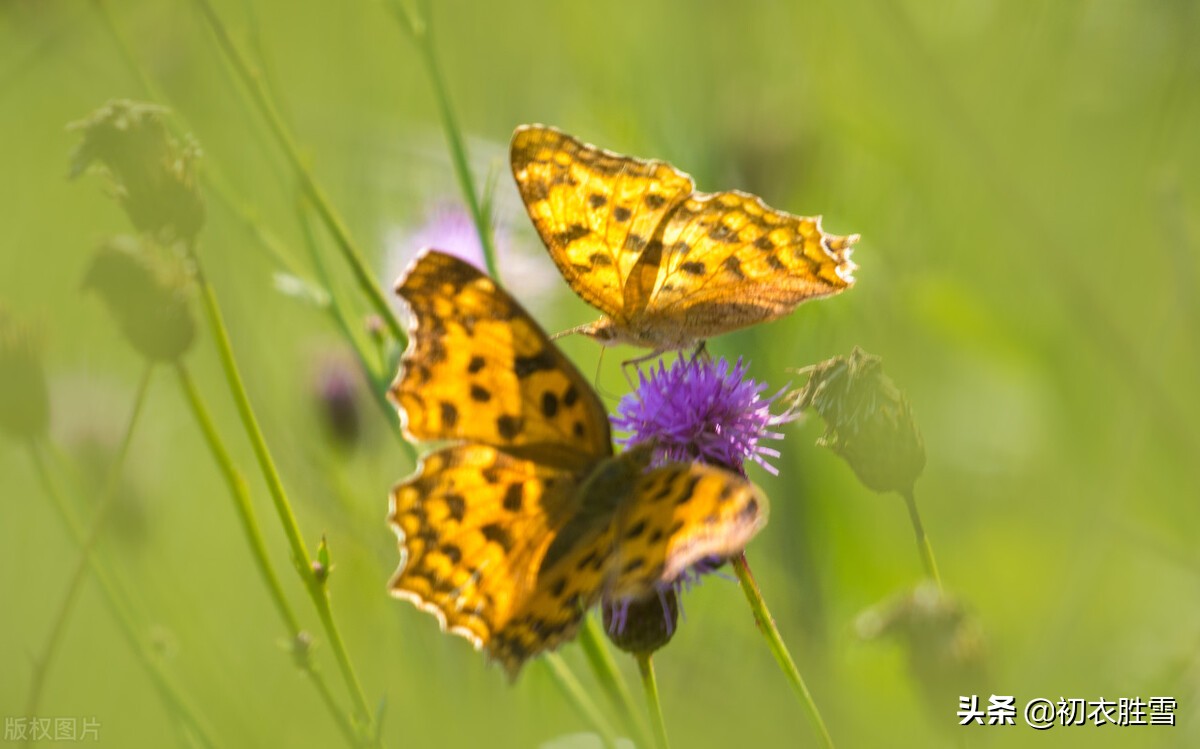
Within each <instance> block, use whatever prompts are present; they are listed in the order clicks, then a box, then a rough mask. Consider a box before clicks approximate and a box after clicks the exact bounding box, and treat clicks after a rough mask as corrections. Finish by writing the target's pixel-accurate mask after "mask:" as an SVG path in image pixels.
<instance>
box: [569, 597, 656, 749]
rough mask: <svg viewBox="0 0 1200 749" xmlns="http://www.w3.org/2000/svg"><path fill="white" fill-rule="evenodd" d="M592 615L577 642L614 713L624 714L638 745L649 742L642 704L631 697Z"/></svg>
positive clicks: (586, 621)
mask: <svg viewBox="0 0 1200 749" xmlns="http://www.w3.org/2000/svg"><path fill="white" fill-rule="evenodd" d="M599 627H600V625H599V623H598V622H597V620H596V619H595V617H590V616H589V617H587V618H586V619H585V621H584V624H583V627H582V629H581V631H580V633H579V644H580V645H581V646H582V647H583V652H584V655H585V656H587V659H588V663H589V664H590V665H591V667H592V672H593V674H595V676H596V680H597V681H599V682H600V687H601V688H602V689H603V690H604V693H605V694H606V695H607V696H608V700H609V702H610V703H611V704H612V707H613V709H615V710H616V711H617V714H619V715H621V716H623V717H624V718H625V723H626V725H627V727H628V728H629V729H630V730H631V731H632V732H633V734H634V735H635V736H636V737H637V739H638V742H637V743H638V744H639V745H640V746H649V745H650V742H651V736H650V729H649V727H648V726H647V725H646V721H645V719H644V718H643V716H642V711H641V708H639V707H638V705H637V703H635V702H634V701H633V694H632V693H631V692H630V691H629V686H628V685H627V684H626V683H625V679H624V678H623V677H622V676H621V672H620V671H618V670H617V663H616V661H615V660H614V659H613V657H612V653H611V652H610V651H609V649H608V646H607V645H606V644H605V640H604V635H603V634H602V633H601V632H600V629H599Z"/></svg>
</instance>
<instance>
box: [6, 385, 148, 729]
mask: <svg viewBox="0 0 1200 749" xmlns="http://www.w3.org/2000/svg"><path fill="white" fill-rule="evenodd" d="M153 371H154V365H153V364H151V363H150V362H147V363H146V368H145V369H144V370H143V372H142V377H141V380H140V381H139V382H138V387H137V391H136V393H135V395H134V399H133V408H132V409H131V410H130V413H129V421H128V422H126V424H125V433H124V434H122V435H121V443H120V445H119V446H118V447H117V454H116V456H115V457H114V458H113V462H112V464H111V465H110V466H109V468H108V473H107V475H106V476H105V479H104V488H103V490H102V491H101V493H100V499H99V500H98V501H97V502H96V511H95V515H94V516H93V518H92V525H91V527H90V528H89V529H88V532H87V535H86V536H85V537H84V539H83V541H82V543H81V544H80V548H79V559H78V560H77V561H76V562H75V568H74V570H72V572H71V578H70V580H69V581H68V582H67V590H66V592H65V593H64V594H63V599H62V602H61V603H60V604H59V606H58V612H57V613H56V614H55V616H54V620H53V622H52V623H51V625H50V634H49V635H47V637H46V645H45V647H43V648H42V655H41V657H39V658H38V659H37V660H36V661H34V663H35V664H36V665H35V666H34V669H33V677H32V678H31V679H30V683H29V699H28V700H27V701H26V703H25V715H29V716H33V715H37V714H38V705H39V703H40V701H41V697H42V688H43V687H44V686H45V681H46V674H47V672H48V671H49V669H50V661H51V660H52V659H53V658H54V654H55V653H56V652H58V646H59V645H60V644H61V642H62V635H63V633H64V632H65V631H66V628H67V622H68V621H69V620H70V618H71V610H72V609H73V608H74V607H75V602H76V601H77V600H79V598H78V597H79V591H80V590H82V589H83V581H84V580H85V579H86V578H87V571H88V567H89V565H90V564H91V556H92V553H93V551H94V550H95V548H96V541H97V539H99V538H100V529H101V528H103V527H104V522H105V520H107V519H108V513H109V510H110V509H111V508H112V503H113V498H114V497H115V496H116V494H117V485H118V482H119V480H120V478H121V474H122V473H123V472H124V470H125V460H126V458H127V457H128V456H129V445H130V443H131V442H132V441H133V432H134V427H135V426H136V425H137V422H138V418H139V417H140V416H141V413H142V405H143V404H144V403H145V402H146V392H147V390H148V389H149V387H150V375H151V373H153Z"/></svg>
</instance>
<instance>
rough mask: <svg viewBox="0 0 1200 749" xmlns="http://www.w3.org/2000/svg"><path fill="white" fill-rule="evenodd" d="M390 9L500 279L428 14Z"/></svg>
mask: <svg viewBox="0 0 1200 749" xmlns="http://www.w3.org/2000/svg"><path fill="white" fill-rule="evenodd" d="M389 7H390V8H391V10H392V15H393V16H395V18H396V19H397V20H398V21H399V22H400V25H401V26H402V27H403V28H404V30H405V31H407V32H408V34H409V36H410V37H412V40H413V44H415V45H416V47H417V51H418V53H420V55H421V62H422V63H423V64H424V66H425V72H426V74H427V75H428V76H429V83H430V86H431V87H432V88H433V94H434V98H436V99H437V105H438V115H439V116H440V117H441V120H442V132H443V133H445V135H446V144H447V145H448V146H449V147H450V160H451V162H452V163H453V165H454V174H455V176H456V177H457V178H458V186H459V188H461V190H462V194H463V198H464V199H465V200H466V201H467V208H468V209H469V210H470V211H471V219H472V221H474V223H475V231H476V232H477V233H478V234H479V243H480V246H481V247H482V248H483V261H484V263H485V264H486V266H487V272H488V275H490V276H491V277H492V278H495V279H499V278H500V269H499V267H498V266H497V265H496V244H495V238H494V237H493V232H492V222H491V216H490V215H489V213H490V212H489V211H488V210H487V209H486V208H485V206H484V203H483V201H482V200H481V199H480V196H479V192H478V191H477V190H476V189H475V178H474V177H473V176H472V174H471V166H470V163H469V160H468V158H467V146H466V142H465V141H464V140H463V136H462V128H460V127H459V125H458V118H457V117H456V116H455V114H454V107H453V106H452V105H451V104H450V92H449V89H448V88H447V87H446V81H445V78H444V77H443V76H442V68H441V65H440V64H439V63H438V58H437V50H436V48H435V47H434V43H433V33H432V30H431V28H430V25H431V22H430V19H429V17H428V14H426V15H425V16H424V17H417V16H415V15H414V14H411V13H410V12H409V11H408V10H407V9H405V8H404V7H403V6H401V5H400V3H399V1H398V0H392V1H391V2H390V3H389Z"/></svg>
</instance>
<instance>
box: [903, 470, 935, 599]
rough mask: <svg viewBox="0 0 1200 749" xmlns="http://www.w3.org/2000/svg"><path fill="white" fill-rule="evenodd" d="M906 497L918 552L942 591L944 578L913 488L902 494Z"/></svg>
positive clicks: (927, 573)
mask: <svg viewBox="0 0 1200 749" xmlns="http://www.w3.org/2000/svg"><path fill="white" fill-rule="evenodd" d="M901 496H903V497H904V504H905V506H907V507H908V519H909V522H910V523H912V529H913V535H914V536H916V539H917V551H919V552H920V554H921V564H922V565H924V567H925V574H926V575H927V576H928V577H930V578H931V579H932V580H933V581H934V582H935V583H937V586H938V590H939V591H940V590H942V576H941V574H940V573H939V572H938V566H937V561H936V560H935V559H934V558H933V546H932V545H930V543H929V536H927V535H925V525H924V524H923V523H922V522H921V513H920V512H919V511H918V510H917V499H916V496H915V495H914V494H913V490H912V488H909V489H908V491H904V492H901Z"/></svg>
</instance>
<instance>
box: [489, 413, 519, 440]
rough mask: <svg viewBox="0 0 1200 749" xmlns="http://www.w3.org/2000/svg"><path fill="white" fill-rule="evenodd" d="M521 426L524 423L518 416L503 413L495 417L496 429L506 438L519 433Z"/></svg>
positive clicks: (509, 438) (508, 438)
mask: <svg viewBox="0 0 1200 749" xmlns="http://www.w3.org/2000/svg"><path fill="white" fill-rule="evenodd" d="M523 426H524V424H523V423H522V421H521V417H519V416H510V415H508V414H503V415H502V416H498V417H496V431H498V432H499V433H500V436H501V437H503V438H504V439H506V440H511V439H512V438H514V437H516V436H517V435H518V434H520V433H521V429H522V427H523Z"/></svg>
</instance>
